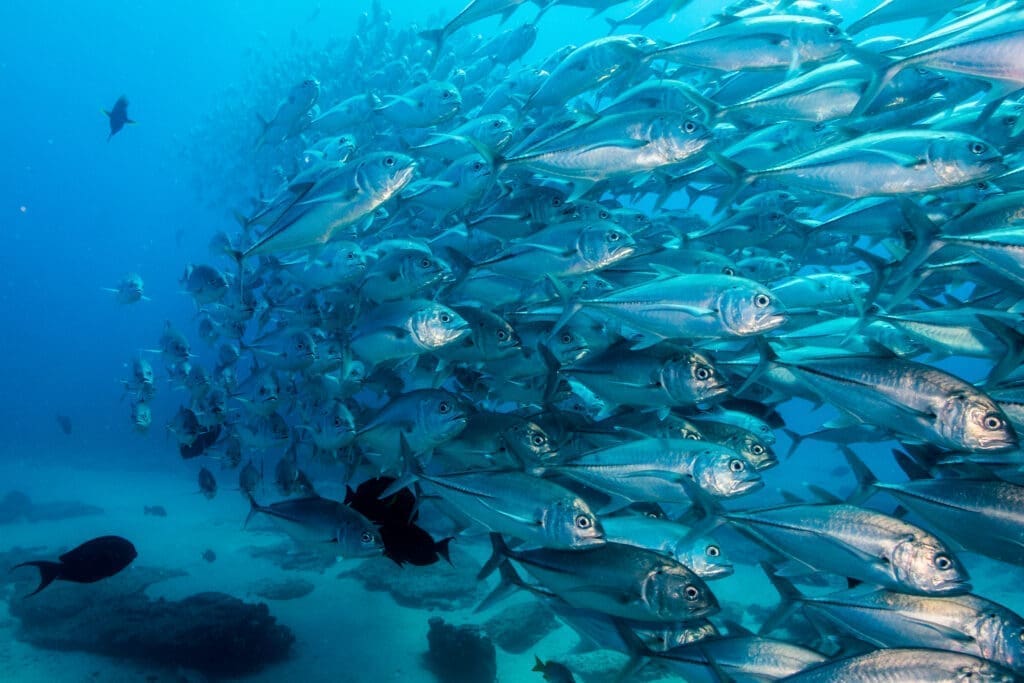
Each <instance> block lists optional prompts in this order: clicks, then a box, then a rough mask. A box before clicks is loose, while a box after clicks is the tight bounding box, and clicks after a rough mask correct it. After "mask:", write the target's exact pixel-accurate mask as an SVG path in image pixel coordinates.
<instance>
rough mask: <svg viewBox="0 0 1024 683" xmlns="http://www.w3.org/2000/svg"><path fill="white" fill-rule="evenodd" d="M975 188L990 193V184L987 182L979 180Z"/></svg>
mask: <svg viewBox="0 0 1024 683" xmlns="http://www.w3.org/2000/svg"><path fill="white" fill-rule="evenodd" d="M975 187H976V188H978V189H979V190H981V191H982V192H987V191H988V182H987V181H985V180H979V181H978V183H977V184H976V185H975Z"/></svg>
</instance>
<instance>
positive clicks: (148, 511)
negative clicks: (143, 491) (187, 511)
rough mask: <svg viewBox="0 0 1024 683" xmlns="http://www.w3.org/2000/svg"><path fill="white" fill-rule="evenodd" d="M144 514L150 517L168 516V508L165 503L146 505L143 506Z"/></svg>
mask: <svg viewBox="0 0 1024 683" xmlns="http://www.w3.org/2000/svg"><path fill="white" fill-rule="evenodd" d="M142 514H144V515H148V516H150V517H166V516H167V510H166V509H164V506H163V505H146V506H145V507H143V508H142Z"/></svg>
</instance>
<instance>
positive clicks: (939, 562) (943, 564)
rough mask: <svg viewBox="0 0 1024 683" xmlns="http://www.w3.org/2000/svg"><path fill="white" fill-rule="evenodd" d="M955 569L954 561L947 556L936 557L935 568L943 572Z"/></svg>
mask: <svg viewBox="0 0 1024 683" xmlns="http://www.w3.org/2000/svg"><path fill="white" fill-rule="evenodd" d="M952 567H953V560H951V559H949V557H947V556H946V555H936V556H935V568H936V569H940V570H942V571H946V570H947V569H950V568H952Z"/></svg>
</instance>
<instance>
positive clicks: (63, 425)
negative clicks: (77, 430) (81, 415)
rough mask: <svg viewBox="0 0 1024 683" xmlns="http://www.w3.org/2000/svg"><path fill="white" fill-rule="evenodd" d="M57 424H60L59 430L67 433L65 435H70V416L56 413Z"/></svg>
mask: <svg viewBox="0 0 1024 683" xmlns="http://www.w3.org/2000/svg"><path fill="white" fill-rule="evenodd" d="M57 424H58V425H60V430H61V431H62V432H64V434H65V435H67V436H70V435H71V418H70V417H68V416H67V415H58V416H57Z"/></svg>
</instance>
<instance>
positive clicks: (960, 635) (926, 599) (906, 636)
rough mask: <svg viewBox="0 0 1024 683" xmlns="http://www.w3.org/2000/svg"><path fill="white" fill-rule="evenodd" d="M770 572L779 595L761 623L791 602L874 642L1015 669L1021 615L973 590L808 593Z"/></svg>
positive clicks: (1021, 660)
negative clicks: (927, 593) (932, 593)
mask: <svg viewBox="0 0 1024 683" xmlns="http://www.w3.org/2000/svg"><path fill="white" fill-rule="evenodd" d="M769 578H770V579H771V580H772V583H773V584H774V585H775V587H776V588H777V589H778V590H779V591H780V595H781V596H782V598H783V602H782V604H781V605H780V606H779V608H778V610H777V613H776V615H773V616H772V617H771V618H769V621H768V622H766V624H765V627H767V628H771V627H773V626H775V625H777V624H779V623H780V619H781V618H784V617H785V615H786V614H788V612H789V610H791V609H792V607H793V606H794V604H795V605H797V606H799V607H800V608H802V609H803V610H804V612H805V613H806V614H807V615H808V616H810V617H812V618H813V619H815V620H821V621H823V622H825V623H827V624H828V625H829V627H831V628H836V629H838V630H839V631H841V632H844V633H849V634H850V635H853V636H854V637H856V638H858V639H860V640H863V641H865V642H868V643H871V644H872V645H874V646H876V647H890V648H892V647H922V648H930V649H935V650H945V651H951V652H961V653H964V654H969V655H973V656H975V657H979V658H981V659H987V660H990V661H993V662H995V663H997V664H1000V665H1002V666H1005V667H1006V668H1008V669H1011V670H1013V671H1016V672H1017V673H1020V671H1021V670H1022V668H1024V640H1022V638H1021V634H1022V633H1024V618H1022V617H1021V616H1020V615H1018V614H1016V613H1015V612H1013V611H1012V610H1010V609H1009V608H1007V607H1005V606H1003V605H1000V604H998V603H995V602H992V601H991V600H987V599H985V598H982V597H979V596H976V595H971V594H967V595H958V596H919V595H908V594H906V593H898V592H895V591H890V590H865V589H864V588H863V587H859V588H854V589H849V590H846V591H840V592H839V593H830V594H828V595H823V596H818V597H809V596H805V595H802V594H801V593H800V592H799V591H797V590H796V588H795V587H794V586H792V584H790V583H789V582H788V581H786V580H785V579H783V578H782V577H778V576H773V575H772V574H771V573H770V572H769Z"/></svg>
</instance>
